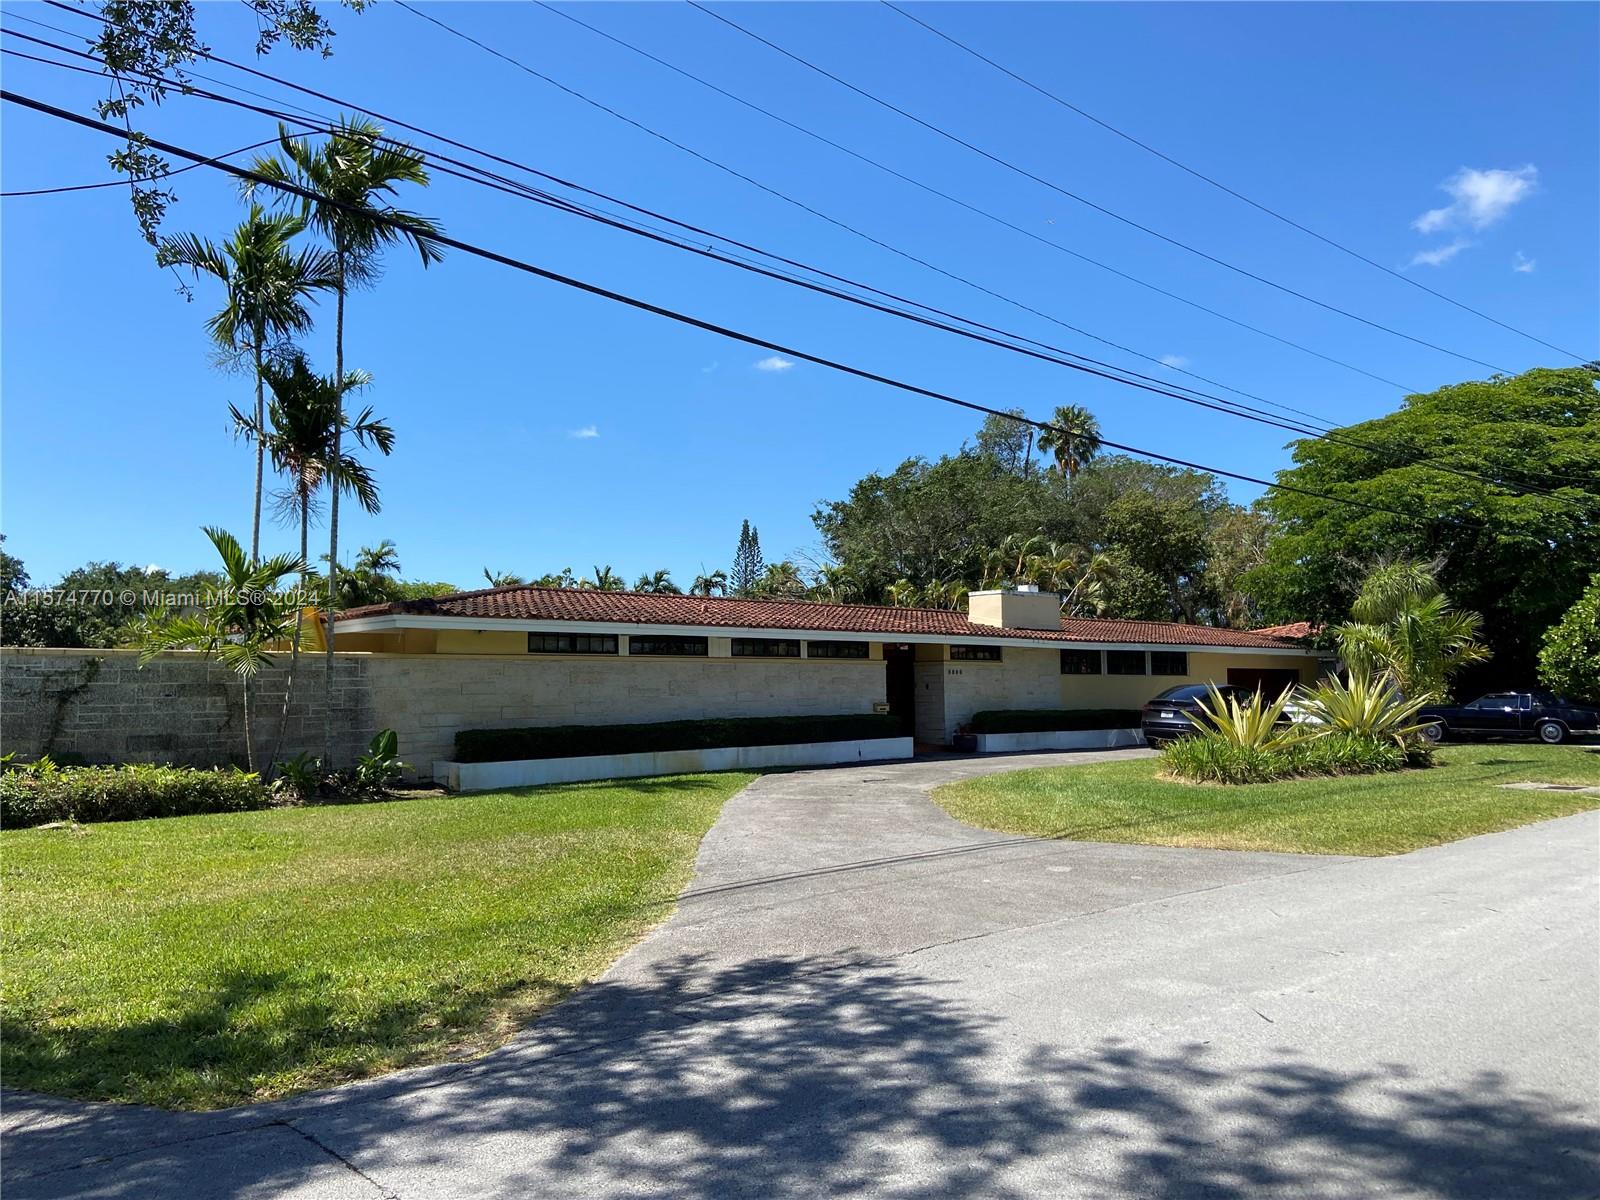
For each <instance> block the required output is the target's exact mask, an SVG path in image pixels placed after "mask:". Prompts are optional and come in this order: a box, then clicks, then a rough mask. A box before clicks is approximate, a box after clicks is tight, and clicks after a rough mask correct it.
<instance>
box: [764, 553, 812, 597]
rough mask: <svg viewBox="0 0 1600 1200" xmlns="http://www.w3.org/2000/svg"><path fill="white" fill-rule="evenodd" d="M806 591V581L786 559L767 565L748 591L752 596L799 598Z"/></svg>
mask: <svg viewBox="0 0 1600 1200" xmlns="http://www.w3.org/2000/svg"><path fill="white" fill-rule="evenodd" d="M805 590H806V581H805V580H804V579H802V578H801V577H800V568H799V567H797V566H795V565H794V563H792V562H790V561H789V560H788V559H784V560H783V561H782V562H775V563H768V564H767V568H766V570H765V571H763V572H762V573H761V575H760V577H759V578H757V580H756V582H755V585H754V586H753V587H752V588H751V589H750V594H751V595H753V596H799V595H802V594H803V593H804V592H805Z"/></svg>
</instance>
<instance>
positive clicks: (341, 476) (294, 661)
mask: <svg viewBox="0 0 1600 1200" xmlns="http://www.w3.org/2000/svg"><path fill="white" fill-rule="evenodd" d="M263 374H264V377H265V379H266V382H267V386H268V387H270V388H271V389H272V402H271V403H270V404H269V405H268V406H267V420H266V422H265V423H263V424H261V425H256V424H253V423H252V422H251V421H250V420H249V419H248V418H247V417H246V416H245V415H244V414H243V413H241V412H239V411H238V410H237V409H235V410H234V414H233V417H234V420H235V422H237V423H238V425H239V428H240V429H241V430H242V431H243V433H244V435H245V436H246V437H248V438H250V439H251V440H252V441H254V442H255V443H256V445H257V446H258V447H260V448H262V449H264V450H265V452H266V454H267V456H268V458H270V459H271V462H272V468H273V470H275V471H277V472H278V473H279V474H281V475H282V476H283V477H284V479H285V481H286V483H287V486H286V488H285V490H284V492H283V494H282V497H281V499H282V502H283V503H282V508H283V511H284V512H285V513H286V514H287V515H288V516H289V517H290V518H291V519H293V520H295V521H297V522H298V524H299V526H300V561H301V562H302V563H309V562H310V537H311V517H312V514H313V513H315V512H316V510H317V507H318V497H319V493H320V492H321V489H322V488H323V486H324V485H326V484H329V483H330V482H331V483H332V484H333V485H334V486H333V487H332V492H333V494H334V495H337V494H339V493H340V492H343V493H345V494H346V495H350V496H353V497H354V498H355V501H356V503H358V504H359V505H361V507H362V508H363V509H364V510H366V511H367V512H369V513H375V512H377V511H378V510H379V507H380V504H379V500H378V484H377V480H376V479H375V478H374V477H373V474H372V471H371V469H370V468H369V467H368V466H367V465H366V464H365V463H363V462H361V460H360V459H358V458H356V457H355V456H354V455H352V454H350V453H348V452H347V451H345V450H343V449H342V439H336V438H335V436H334V433H335V428H336V426H337V425H338V424H339V423H341V422H342V423H343V425H344V427H345V429H347V430H348V431H349V432H350V433H351V434H352V435H353V436H354V437H355V439H356V442H357V444H358V445H361V446H370V447H372V448H373V449H375V450H377V451H378V452H379V453H380V454H385V455H386V454H388V453H389V452H390V451H391V450H393V449H394V431H393V430H392V429H391V428H390V427H389V426H388V425H387V424H385V423H384V422H382V421H380V420H377V419H375V418H374V417H373V415H372V410H371V409H365V410H363V411H362V412H361V413H360V414H359V415H358V416H357V417H356V419H355V420H354V421H351V420H350V419H349V417H347V416H346V415H345V414H344V412H343V403H342V401H343V398H344V397H345V396H348V395H350V394H351V393H352V392H356V391H359V390H361V389H362V388H364V387H366V385H367V384H368V383H369V382H370V379H369V377H368V376H367V374H366V373H365V372H363V371H351V372H349V373H348V374H347V375H346V376H345V381H344V386H343V387H342V388H340V387H335V386H334V382H333V380H332V379H330V378H326V377H324V376H321V375H318V374H317V373H316V372H315V371H313V370H312V369H311V366H310V364H309V363H307V362H306V360H305V357H304V355H300V354H296V355H293V356H291V357H290V358H289V360H288V361H287V362H286V363H283V364H279V365H272V364H269V365H268V366H267V367H266V369H265V371H264V373H263ZM336 442H338V443H340V445H341V448H340V449H339V450H337V451H336V450H335V444H336ZM329 503H330V508H331V506H332V501H331V499H330V502H329ZM296 607H297V612H296V614H295V622H294V634H293V640H292V641H291V642H290V648H289V676H288V679H287V680H286V681H285V684H284V696H283V709H284V716H285V717H287V715H288V710H289V701H290V699H291V697H292V696H293V693H294V679H295V673H296V668H297V667H298V666H299V662H300V634H301V628H302V621H303V617H304V606H303V605H297V606H296ZM285 723H286V722H285V721H284V720H281V719H280V720H279V722H278V738H277V741H276V742H275V743H274V748H273V753H272V756H271V757H270V758H269V759H268V760H267V761H268V764H269V765H270V764H271V763H272V762H273V761H275V760H276V758H277V747H278V745H281V743H282V739H283V727H284V725H285Z"/></svg>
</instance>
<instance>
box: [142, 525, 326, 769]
mask: <svg viewBox="0 0 1600 1200" xmlns="http://www.w3.org/2000/svg"><path fill="white" fill-rule="evenodd" d="M205 534H206V537H207V538H209V539H210V541H211V544H212V545H213V546H214V547H216V551H217V554H218V556H219V557H220V558H221V559H222V584H221V586H219V587H217V588H214V589H211V590H209V591H207V592H206V593H205V594H204V595H203V596H202V597H201V606H200V607H198V608H193V609H161V610H159V611H157V612H154V613H152V614H150V615H149V616H148V617H147V618H146V619H145V621H144V623H143V624H142V625H141V626H140V629H139V645H140V655H139V662H140V665H141V666H142V665H144V664H145V663H147V662H149V661H150V660H151V659H152V658H154V657H155V656H156V655H157V654H159V653H161V652H162V651H164V650H196V651H199V652H200V653H201V654H203V655H205V656H206V657H207V658H211V659H215V660H216V661H217V662H219V663H221V664H222V665H223V666H225V667H226V668H227V669H228V670H230V671H232V672H233V673H234V674H235V675H237V676H238V677H239V682H240V684H241V686H242V688H243V691H244V730H243V733H244V752H245V761H246V763H248V764H249V766H250V768H251V769H252V770H254V769H255V761H256V759H255V755H256V748H255V737H254V724H255V716H254V702H253V696H252V693H251V687H250V684H251V681H252V680H253V679H254V678H255V676H256V675H257V674H258V673H259V672H260V671H261V668H262V667H264V666H266V665H267V664H268V663H270V662H271V661H272V655H271V653H270V652H269V651H270V650H271V648H272V647H273V646H275V645H276V644H278V643H280V642H283V641H284V640H285V639H288V638H289V637H290V634H291V631H292V630H293V628H294V624H293V618H294V616H295V614H296V613H297V612H298V611H299V609H300V604H299V597H298V595H297V593H296V592H295V591H293V590H290V589H292V585H293V584H294V582H295V577H296V576H298V575H299V573H300V572H301V570H302V569H303V568H304V566H305V564H304V563H303V562H302V561H301V560H299V559H297V558H291V557H290V556H289V555H287V554H279V555H277V556H275V557H273V558H269V559H267V560H266V561H265V562H262V563H252V562H250V561H248V560H247V559H246V558H245V553H244V550H243V548H242V547H240V545H239V543H238V541H237V540H236V539H235V538H234V536H233V535H232V534H231V533H228V532H227V531H226V530H222V529H207V530H206V531H205Z"/></svg>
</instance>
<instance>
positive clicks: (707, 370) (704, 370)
mask: <svg viewBox="0 0 1600 1200" xmlns="http://www.w3.org/2000/svg"><path fill="white" fill-rule="evenodd" d="M721 365H722V363H721V362H711V363H707V364H706V365H705V366H703V367H701V368H700V374H702V375H709V374H711V372H713V371H715V370H716V369H717V368H718V367H720V366H721Z"/></svg>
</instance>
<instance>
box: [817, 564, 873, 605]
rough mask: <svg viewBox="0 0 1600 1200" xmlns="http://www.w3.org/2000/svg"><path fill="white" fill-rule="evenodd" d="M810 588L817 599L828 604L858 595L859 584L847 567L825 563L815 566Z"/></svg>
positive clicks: (842, 602) (847, 599)
mask: <svg viewBox="0 0 1600 1200" xmlns="http://www.w3.org/2000/svg"><path fill="white" fill-rule="evenodd" d="M811 590H812V592H813V593H814V595H815V597H816V598H817V599H818V600H826V601H828V602H829V603H830V604H844V603H847V602H848V601H849V600H850V599H851V598H853V597H855V596H858V595H860V593H861V584H860V581H859V580H858V579H857V578H856V576H855V574H854V573H853V572H852V571H851V570H850V568H849V567H845V566H839V565H835V564H833V563H826V564H824V565H823V566H821V567H819V568H817V576H816V579H815V580H813V581H812V585H811Z"/></svg>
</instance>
